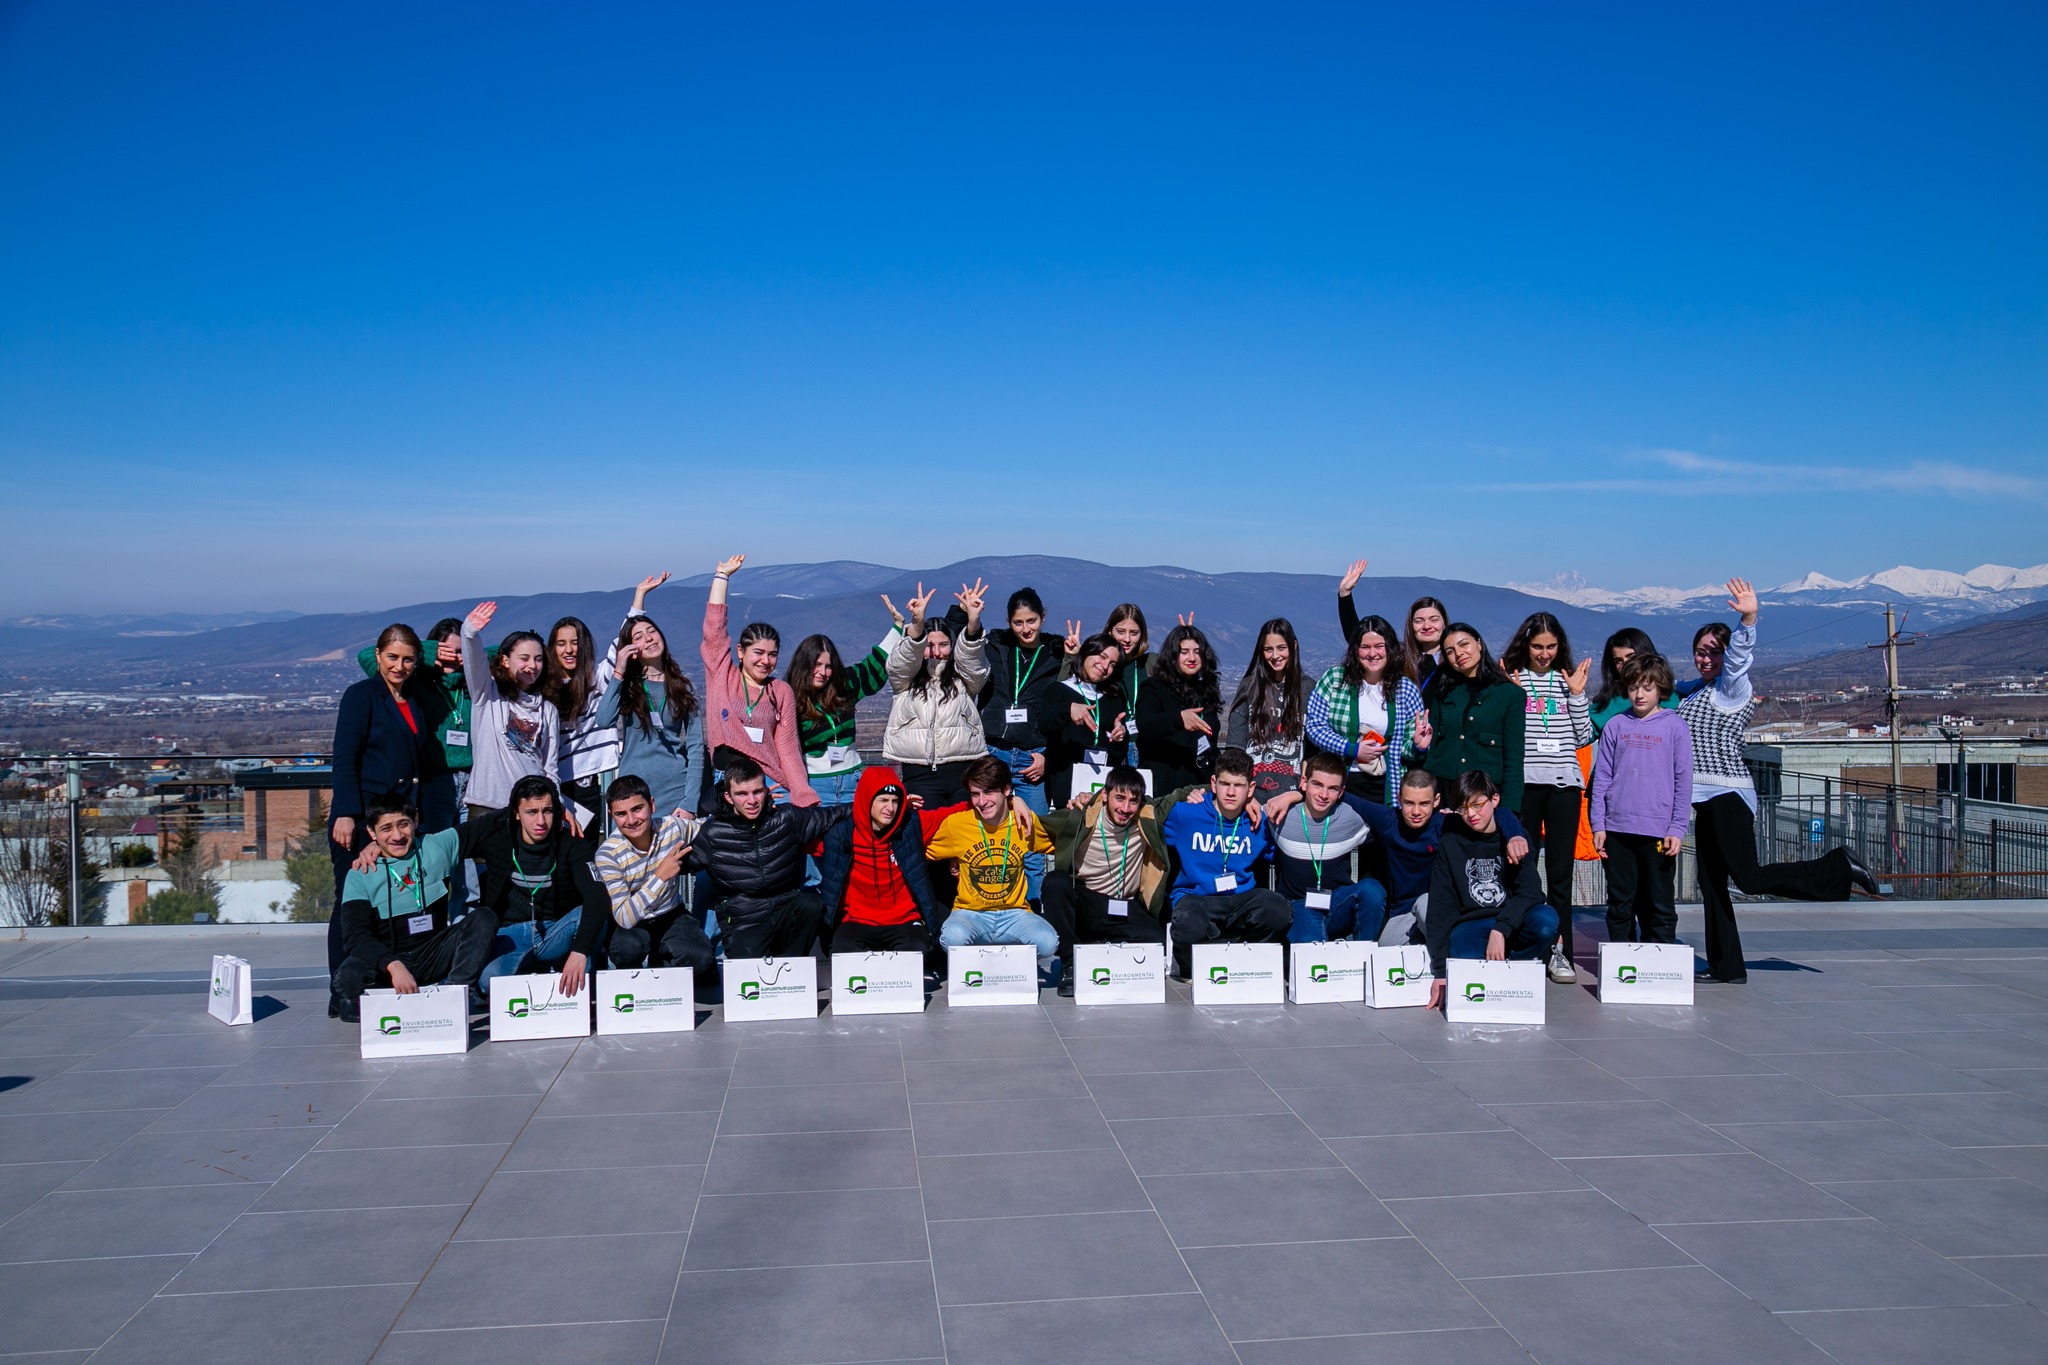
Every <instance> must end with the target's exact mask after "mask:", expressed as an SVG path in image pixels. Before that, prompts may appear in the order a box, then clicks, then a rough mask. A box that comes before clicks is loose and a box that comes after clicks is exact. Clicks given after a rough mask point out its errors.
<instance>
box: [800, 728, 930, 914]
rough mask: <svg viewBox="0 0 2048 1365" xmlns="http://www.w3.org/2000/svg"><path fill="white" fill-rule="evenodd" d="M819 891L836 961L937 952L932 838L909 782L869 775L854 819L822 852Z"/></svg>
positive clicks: (857, 794) (891, 773)
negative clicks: (928, 866) (928, 867)
mask: <svg viewBox="0 0 2048 1365" xmlns="http://www.w3.org/2000/svg"><path fill="white" fill-rule="evenodd" d="M817 859H818V871H819V875H820V877H821V878H822V880H821V882H820V885H819V887H818V890H819V893H820V894H821V895H822V896H823V897H824V898H825V927H826V929H827V930H828V931H829V932H830V934H831V940H830V942H831V947H832V951H833V952H835V953H863V952H870V953H921V952H924V951H926V950H927V949H928V948H930V947H931V944H932V941H933V931H932V929H931V927H930V926H932V925H934V924H936V923H937V922H938V919H939V914H938V902H937V901H936V900H935V899H934V898H933V896H932V889H931V883H930V882H929V881H927V880H926V878H925V871H924V868H925V861H924V833H923V829H922V821H921V820H919V819H918V817H917V812H915V811H913V810H911V809H910V803H909V800H908V798H907V796H906V794H905V792H904V788H903V779H902V777H900V776H899V775H898V774H897V772H896V770H895V769H894V768H891V767H886V766H870V767H867V768H863V769H862V770H861V774H860V783H859V785H857V786H856V787H855V788H854V793H853V812H852V818H851V819H849V820H842V821H840V822H839V823H838V824H837V825H835V826H833V827H832V829H831V831H830V832H828V833H827V834H826V835H825V838H824V840H823V841H822V842H821V843H820V844H819V846H818V852H817Z"/></svg>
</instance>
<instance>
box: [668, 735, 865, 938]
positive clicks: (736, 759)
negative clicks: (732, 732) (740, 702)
mask: <svg viewBox="0 0 2048 1365" xmlns="http://www.w3.org/2000/svg"><path fill="white" fill-rule="evenodd" d="M720 791H721V793H722V794H723V797H724V800H723V802H722V803H720V806H719V809H717V810H714V811H713V812H712V814H711V816H710V818H708V819H706V820H705V821H704V823H703V824H702V825H701V826H700V827H699V828H698V830H697V835H696V838H694V839H693V840H692V841H691V843H690V851H689V853H688V854H687V855H686V856H685V857H684V859H683V866H684V867H686V868H689V869H691V870H693V871H696V870H701V871H703V872H705V873H708V874H709V875H710V878H711V904H710V907H709V909H710V911H711V912H712V913H713V914H715V915H717V917H718V927H719V932H720V933H721V934H722V935H723V936H724V938H725V955H726V957H727V958H728V959H730V958H736V957H803V956H806V955H807V954H809V953H810V951H811V950H812V948H814V947H816V946H817V942H818V929H819V926H821V925H822V924H823V923H824V921H825V902H824V901H823V900H822V899H821V898H820V897H819V895H818V893H817V892H816V891H813V890H811V889H810V888H808V887H806V886H805V885H804V871H805V866H804V864H805V859H806V858H807V857H808V856H809V853H810V850H811V849H813V848H815V847H817V846H818V843H819V842H820V841H821V840H822V839H824V837H825V835H826V834H827V833H828V832H830V830H831V829H832V827H833V826H834V825H837V824H839V823H841V822H842V821H844V820H845V819H846V810H847V808H846V807H844V806H791V805H777V804H776V801H775V797H774V794H773V793H771V792H770V791H769V790H768V775H767V773H765V772H763V771H762V769H761V765H760V764H758V763H756V762H755V761H754V760H753V759H751V758H748V757H747V756H746V755H744V754H740V753H734V754H733V755H732V757H731V758H729V759H728V760H727V761H726V765H725V782H724V785H723V786H722V787H721V788H720Z"/></svg>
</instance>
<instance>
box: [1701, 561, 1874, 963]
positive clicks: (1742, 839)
mask: <svg viewBox="0 0 2048 1365" xmlns="http://www.w3.org/2000/svg"><path fill="white" fill-rule="evenodd" d="M1728 606H1729V609H1730V610H1732V611H1734V612H1736V613H1737V614H1738V615H1737V620H1738V622H1739V624H1738V625H1736V626H1734V627H1730V626H1729V625H1727V624H1726V623H1725V622H1720V621H1716V622H1714V623H1713V624H1711V625H1705V626H1701V627H1700V628H1699V630H1698V631H1697V632H1695V633H1694V635H1693V637H1692V660H1693V666H1694V667H1696V668H1697V669H1699V675H1700V687H1699V689H1698V690H1697V691H1695V692H1693V693H1692V694H1691V695H1690V696H1688V697H1686V699H1685V700H1684V701H1682V702H1680V703H1679V704H1678V714H1679V716H1680V717H1681V718H1683V719H1684V721H1685V727H1686V729H1687V731H1688V732H1690V734H1691V736H1692V812H1693V841H1694V845H1695V847H1696V848H1697V850H1698V853H1699V885H1700V900H1701V901H1702V902H1704V908H1705V911H1706V930H1707V945H1706V947H1707V970H1706V971H1705V972H1704V973H1703V974H1702V977H1701V979H1702V980H1712V981H1719V982H1723V983H1726V984H1731V985H1739V984H1741V983H1743V982H1746V981H1748V980H1749V967H1748V964H1747V963H1746V962H1745V961H1744V960H1743V956H1742V935H1741V933H1740V932H1739V931H1738V930H1737V929H1736V927H1735V902H1734V900H1733V899H1732V898H1731V897H1730V896H1729V894H1728V884H1729V883H1730V882H1731V881H1732V882H1733V883H1734V884H1735V886H1736V887H1737V888H1738V889H1739V890H1740V891H1742V893H1743V894H1744V895H1749V896H1787V897H1790V898H1792V899H1793V900H1805V901H1845V900H1847V899H1849V890H1850V888H1851V887H1852V886H1855V887H1861V888H1862V889H1863V890H1865V891H1866V892H1868V893H1869V894H1871V895H1873V896H1875V895H1878V894H1880V889H1879V887H1878V884H1877V879H1876V878H1875V877H1873V876H1872V875H1871V874H1870V869H1869V868H1867V867H1865V866H1864V865H1863V862H1862V860H1861V859H1859V858H1858V857H1856V855H1855V854H1853V853H1851V852H1850V851H1849V850H1848V849H1846V848H1836V849H1831V850H1829V851H1828V852H1827V853H1825V854H1823V855H1822V856H1820V857H1818V858H1813V859H1809V860H1807V861H1804V862H1788V863H1762V864H1759V863H1758V862H1757V859H1756V782H1755V779H1753V778H1752V777H1751V776H1750V772H1749V764H1748V763H1747V762H1746V761H1744V759H1743V756H1742V738H1743V732H1744V731H1745V730H1747V729H1748V728H1749V719H1750V717H1751V716H1753V715H1754V714H1756V691H1755V689H1754V688H1753V687H1752V686H1751V685H1750V681H1749V667H1750V664H1751V662H1752V661H1753V660H1754V659H1755V658H1756V621H1757V614H1758V611H1759V605H1758V602H1757V597H1756V589H1755V588H1754V587H1752V586H1751V585H1750V582H1749V580H1748V579H1746V578H1731V579H1729V580H1728Z"/></svg>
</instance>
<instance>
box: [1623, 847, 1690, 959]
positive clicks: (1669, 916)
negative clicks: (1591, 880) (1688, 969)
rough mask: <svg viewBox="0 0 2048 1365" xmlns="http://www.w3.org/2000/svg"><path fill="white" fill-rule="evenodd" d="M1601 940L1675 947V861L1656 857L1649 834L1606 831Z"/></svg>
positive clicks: (1664, 857) (1676, 869) (1676, 938)
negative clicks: (1603, 933) (1604, 924)
mask: <svg viewBox="0 0 2048 1365" xmlns="http://www.w3.org/2000/svg"><path fill="white" fill-rule="evenodd" d="M1607 938H1608V941H1609V942H1611V943H1630V942H1636V943H1676V942H1678V856H1677V855H1676V854H1673V855H1671V856H1670V857H1666V856H1665V855H1664V854H1662V853H1659V852H1658V851H1657V836H1656V835H1654V834H1624V833H1622V832H1621V831H1619V830H1609V831H1607Z"/></svg>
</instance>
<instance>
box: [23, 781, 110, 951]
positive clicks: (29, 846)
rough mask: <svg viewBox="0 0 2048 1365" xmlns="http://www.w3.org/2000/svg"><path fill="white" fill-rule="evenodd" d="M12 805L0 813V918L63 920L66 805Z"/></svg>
mask: <svg viewBox="0 0 2048 1365" xmlns="http://www.w3.org/2000/svg"><path fill="white" fill-rule="evenodd" d="M15 811H16V813H15V814H12V815H7V816H0V923H7V924H19V925H25V926H27V927H29V928H32V929H37V928H41V927H43V926H44V925H48V924H62V923H63V922H64V920H65V918H66V916H67V914H68V912H69V909H70V898H71V843H70V840H69V838H68V837H67V834H68V821H67V820H66V818H65V810H64V808H63V807H62V806H48V805H42V806H41V807H40V809H38V808H37V806H32V805H30V804H28V803H23V804H21V805H18V806H16V807H15ZM93 875H94V876H98V875H99V874H98V870H97V869H95V870H94V873H93Z"/></svg>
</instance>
